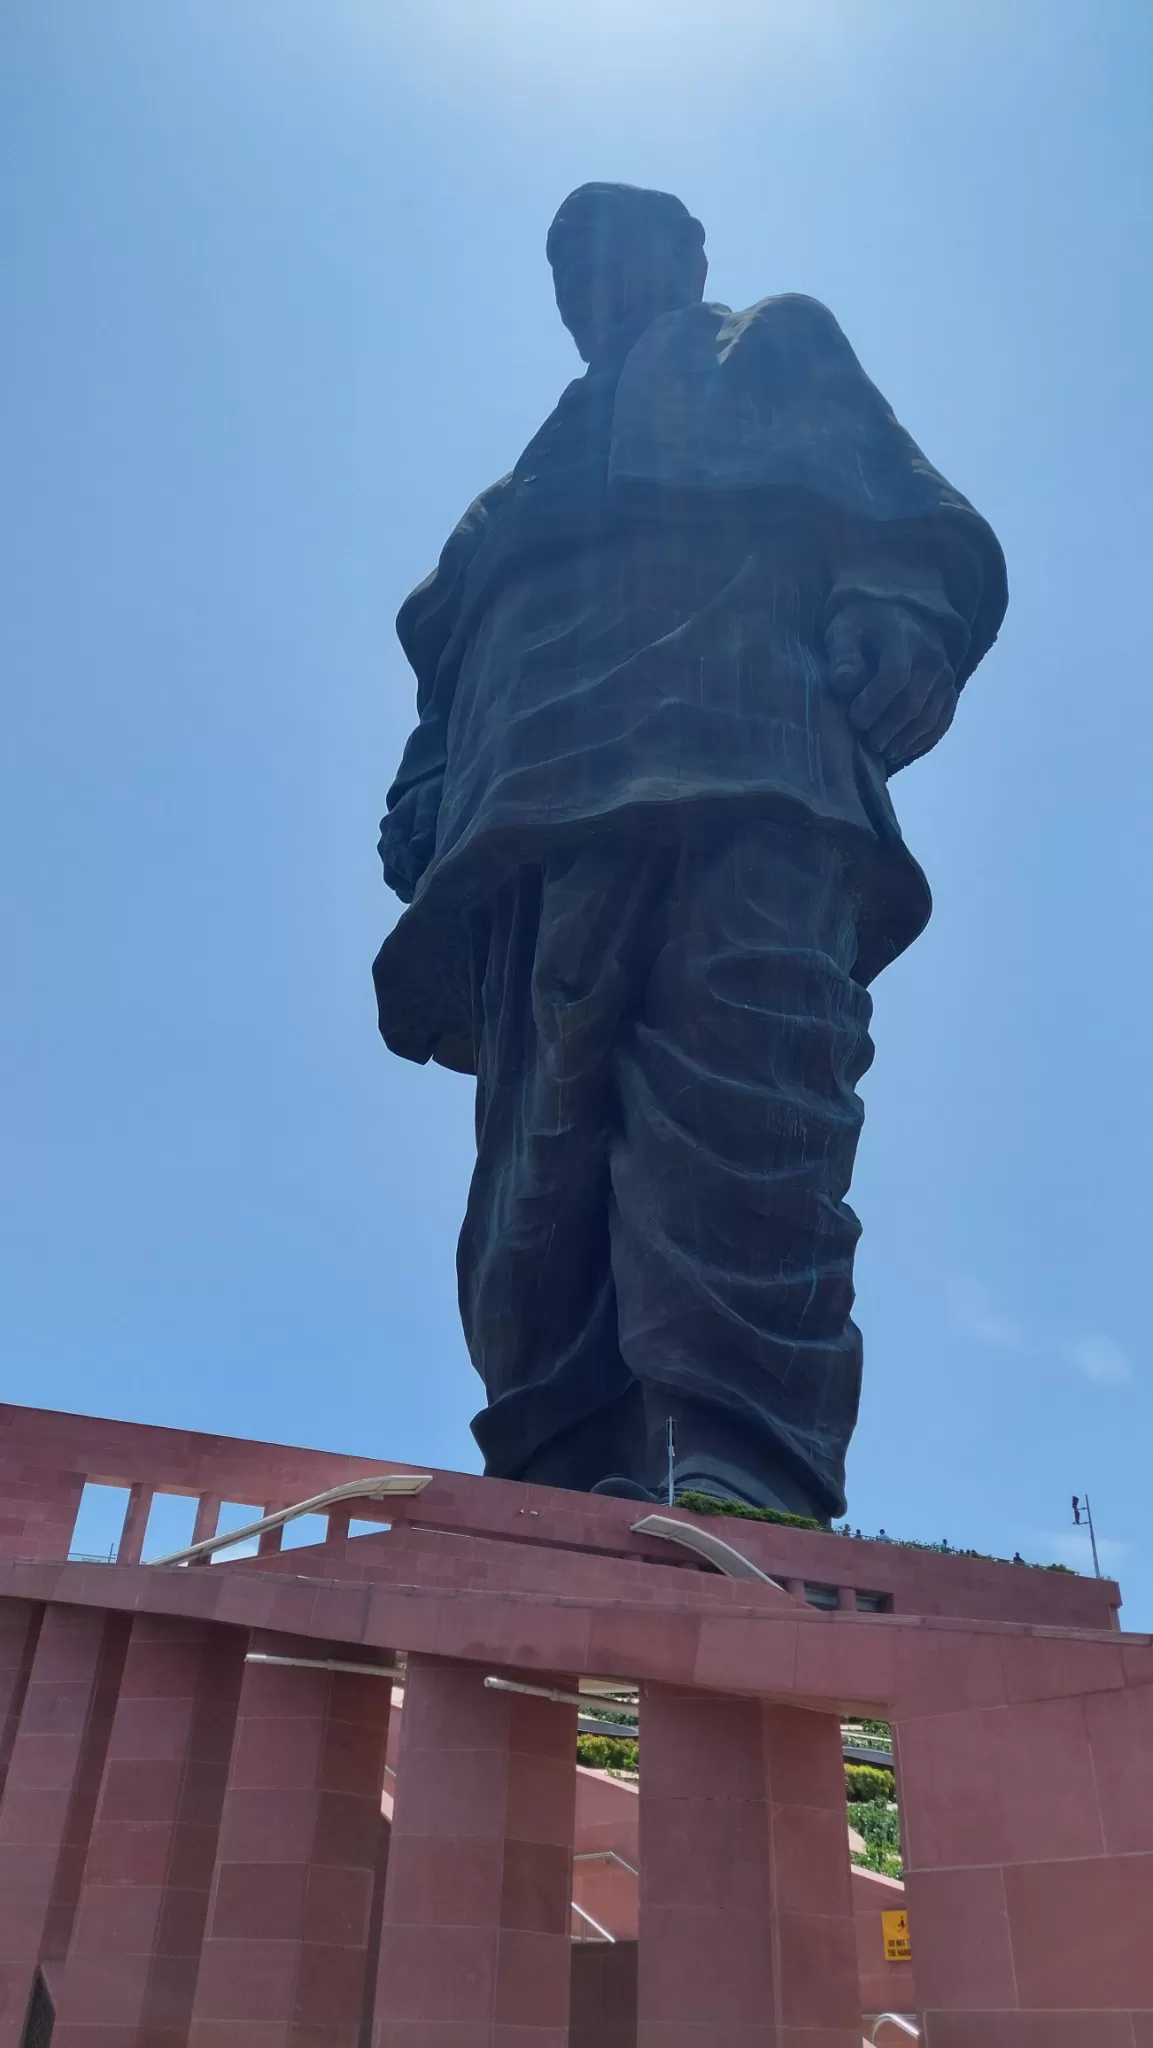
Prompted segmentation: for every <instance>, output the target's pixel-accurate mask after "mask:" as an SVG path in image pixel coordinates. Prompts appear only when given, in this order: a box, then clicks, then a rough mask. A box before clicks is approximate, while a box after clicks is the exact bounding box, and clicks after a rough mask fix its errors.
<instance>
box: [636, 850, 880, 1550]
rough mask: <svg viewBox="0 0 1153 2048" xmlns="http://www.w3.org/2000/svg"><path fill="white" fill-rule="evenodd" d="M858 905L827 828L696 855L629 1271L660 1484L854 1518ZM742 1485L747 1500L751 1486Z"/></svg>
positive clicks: (680, 909) (683, 906) (640, 1074)
mask: <svg viewBox="0 0 1153 2048" xmlns="http://www.w3.org/2000/svg"><path fill="white" fill-rule="evenodd" d="M855 916H856V909H855V901H854V897H853V893H852V890H851V887H850V883H849V876H848V870H847V863H846V860H845V857H844V854H843V852H842V850H841V848H840V847H839V846H838V844H837V842H836V841H835V840H834V839H833V838H831V837H829V836H828V835H827V834H825V833H823V832H822V831H821V829H820V828H819V827H817V826H815V825H809V824H807V823H798V824H797V825H795V826H794V825H791V824H780V823H776V822H764V821H761V822H748V823H741V824H737V825H734V826H733V827H732V828H730V829H728V830H726V831H725V832H723V833H718V834H716V835H712V836H710V837H708V838H701V839H698V840H696V841H693V842H690V843H689V844H687V845H686V847H685V849H684V851H683V853H682V855H681V858H680V861H679V863H678V866H677V869H676V873H675V876H674V877H673V878H672V880H671V881H670V884H669V889H668V894H667V897H666V901H665V906H664V913H663V931H662V943H661V945H660V950H659V952H658V953H657V956H656V958H655V960H654V963H653V966H652V970H651V972H650V974H649V976H648V980H647V983H646V987H645V990H644V995H643V998H642V1002H641V1006H640V1010H639V1014H638V1015H637V1016H636V1019H635V1022H634V1023H633V1024H632V1025H631V1026H630V1027H629V1028H628V1030H627V1031H626V1032H625V1033H624V1034H623V1036H622V1039H621V1042H620V1046H619V1051H618V1058H617V1067H618V1074H619V1088H620V1097H621V1105H622V1122H621V1128H620V1130H619V1132H618V1133H617V1135H616V1137H615V1138H614V1142H613V1147H612V1154H611V1171H612V1182H613V1193H614V1197H615V1201H614V1207H613V1211H612V1218H613V1221H612V1268H613V1276H614V1281H615V1286H616V1292H617V1298H618V1313H619V1328H620V1343H621V1349H622V1352H623V1355H624V1357H625V1359H626V1361H627V1363H628V1366H629V1368H630V1370H631V1371H632V1372H633V1374H634V1375H635V1377H636V1378H637V1379H638V1380H640V1382H641V1383H642V1385H643V1387H644V1389H645V1394H646V1400H647V1404H648V1408H649V1418H650V1431H651V1435H652V1438H653V1440H654V1441H653V1455H652V1466H651V1469H650V1476H651V1477H652V1478H654V1479H655V1478H656V1477H658V1472H659V1461H660V1442H659V1439H660V1435H661V1432H662V1428H663V1417H664V1415H665V1414H666V1413H667V1414H671V1415H672V1416H673V1418H674V1421H675V1422H676V1425H677V1438H678V1442H677V1453H678V1467H679V1469H680V1471H681V1473H682V1474H683V1475H685V1476H686V1478H687V1477H689V1476H691V1475H692V1473H693V1471H694V1469H695V1470H697V1471H698V1472H699V1471H701V1470H704V1471H706V1472H707V1471H709V1470H712V1471H713V1472H714V1473H716V1472H722V1473H723V1472H725V1471H728V1472H729V1473H730V1475H733V1476H735V1478H736V1479H737V1481H738V1484H737V1485H736V1486H735V1487H734V1488H733V1490H734V1491H735V1492H737V1493H739V1494H742V1495H743V1497H746V1498H749V1499H752V1500H758V1499H759V1500H763V1501H765V1502H766V1503H768V1504H783V1505H786V1506H789V1507H791V1508H793V1509H794V1510H800V1511H803V1512H810V1513H815V1514H818V1515H820V1516H827V1515H829V1514H832V1513H840V1512H842V1511H843V1508H844V1490H843V1488H844V1458H845V1450H846V1447H847V1445H848V1441H849V1437H850V1435H851V1433H852V1429H853V1424H854V1422H855V1420H856V1413H857V1401H858V1394H859V1388H860V1370H861V1344H860V1336H859V1333H858V1331H857V1329H856V1327H855V1325H854V1323H853V1322H852V1320H851V1316H850V1309H851V1307H852V1301H853V1253H854V1250H855V1247H856V1242H857V1238H858V1235H859V1231H860V1226H859V1224H858V1222H857V1219H856V1217H855V1216H854V1214H853V1212H852V1210H851V1209H850V1208H849V1207H848V1205H847V1203H846V1201H845V1196H846V1193H847V1191H848V1187H849V1182H850V1179H851V1177H852V1170H853V1159H854V1154H855V1152H856V1147H857V1138H858V1135H859V1132H860V1128H861V1120H862V1114H863V1111H862V1105H861V1102H860V1098H859V1097H858V1095H857V1094H856V1090H855V1084H856V1082H857V1081H858V1080H859V1078H860V1076H861V1075H862V1074H863V1073H864V1071H865V1069H866V1068H867V1066H868V1065H869V1062H870V1060H871V1058H872V1046H871V1043H870V1040H869V1036H868V1023H869V1017H870V1013H871V1003H870V999H869V997H868V995H867V993H866V992H865V990H864V989H863V988H861V987H860V986H859V985H858V984H857V983H856V982H855V981H854V980H853V979H852V969H853V964H854V960H855V956H856V930H855ZM740 1482H743V1483H740Z"/></svg>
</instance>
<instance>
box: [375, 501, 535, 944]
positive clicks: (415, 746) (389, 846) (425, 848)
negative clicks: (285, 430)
mask: <svg viewBox="0 0 1153 2048" xmlns="http://www.w3.org/2000/svg"><path fill="white" fill-rule="evenodd" d="M509 481H510V480H509V478H508V477H502V478H501V479H500V481H499V482H498V483H495V484H493V485H492V486H491V487H490V488H489V489H488V490H487V491H482V492H481V495H480V497H479V498H476V499H474V501H473V503H472V504H471V505H470V506H469V508H468V511H467V512H466V513H465V515H464V518H463V519H462V520H461V521H460V523H459V525H458V526H456V527H455V528H454V530H453V532H452V533H451V534H450V535H449V537H448V540H447V541H446V542H445V545H444V547H443V549H442V551H441V557H440V561H439V562H438V563H437V566H436V568H435V569H434V570H433V572H432V574H431V576H426V577H425V580H424V582H423V583H419V584H418V585H417V587H416V589H415V590H414V591H413V592H412V593H411V595H410V596H409V597H406V599H405V601H404V603H403V604H402V605H401V608H400V611H399V613H398V614H397V620H396V632H397V638H398V639H399V641H400V644H401V646H402V648H403V649H404V653H405V656H406V658H407V660H408V663H409V666H410V667H411V668H412V670H413V672H414V674H415V676H416V710H417V723H416V725H415V727H414V728H413V730H412V732H411V733H410V734H409V737H408V740H407V743H406V745H405V749H404V753H403V754H402V755H401V760H400V766H399V768H398V769H397V771H396V779H395V780H394V782H393V785H392V788H391V789H390V790H389V792H388V797H387V799H386V812H385V816H384V817H383V818H382V819H381V824H380V842H379V852H380V858H381V863H382V865H383V868H384V878H385V881H386V882H387V883H388V885H389V887H390V888H391V889H395V891H396V893H397V895H398V896H399V897H400V898H401V899H402V901H403V902H405V903H408V902H410V901H411V900H412V895H413V891H414V890H415V888H416V885H417V883H418V881H419V880H420V877H421V875H422V874H423V873H424V870H425V868H426V867H427V866H428V863H429V861H430V860H431V858H432V854H433V849H434V847H435V844H436V816H437V810H438V808H439V805H440V792H441V788H442V786H443V782H444V771H445V762H446V750H447V743H448V720H449V713H450V712H451V710H452V701H453V697H454V695H455V692H456V681H457V676H458V675H459V673H460V663H461V657H462V654H463V651H464V649H463V641H464V618H463V613H464V593H465V586H466V580H467V576H468V571H469V569H470V567H471V565H472V562H473V560H474V558H475V556H476V553H477V550H478V549H479V547H480V545H481V542H482V541H483V539H484V538H485V535H486V534H487V533H488V531H489V528H490V526H491V523H492V519H493V516H494V513H495V510H496V507H497V505H498V503H499V501H500V499H501V498H502V497H503V496H504V494H505V492H506V490H507V489H508V485H509Z"/></svg>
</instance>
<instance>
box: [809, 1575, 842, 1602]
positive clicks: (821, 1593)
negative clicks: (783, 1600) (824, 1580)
mask: <svg viewBox="0 0 1153 2048" xmlns="http://www.w3.org/2000/svg"><path fill="white" fill-rule="evenodd" d="M805 1598H806V1600H807V1601H808V1603H809V1606H810V1607H821V1608H824V1609H832V1608H835V1607H837V1606H839V1605H840V1602H839V1600H838V1598H837V1588H836V1587H835V1586H821V1585H817V1584H814V1582H813V1581H812V1580H811V1579H806V1580H805Z"/></svg>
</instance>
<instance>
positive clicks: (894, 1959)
mask: <svg viewBox="0 0 1153 2048" xmlns="http://www.w3.org/2000/svg"><path fill="white" fill-rule="evenodd" d="M881 1933H882V1935H883V1936H884V1941H885V1961H886V1962H887V1963H909V1962H911V1961H912V1959H913V1950H912V1945H911V1943H910V1941H909V1916H908V1914H907V1913H882V1915H881Z"/></svg>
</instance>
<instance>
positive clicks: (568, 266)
mask: <svg viewBox="0 0 1153 2048" xmlns="http://www.w3.org/2000/svg"><path fill="white" fill-rule="evenodd" d="M704 244H705V231H704V229H703V227H702V226H701V224H700V221H699V220H694V219H693V216H692V214H691V213H690V212H689V210H688V207H687V206H684V205H682V203H681V201H680V200H679V199H674V197H673V195H672V193H671V192H647V191H645V190H644V189H643V187H641V186H639V185H578V186H577V189H576V191H575V192H570V193H569V196H568V198H567V199H566V200H565V202H564V205H563V206H562V207H561V209H560V211H559V213H558V214H557V216H556V219H555V220H554V221H553V224H552V226H551V228H550V229H549V231H548V242H547V245H546V247H547V251H548V260H549V262H550V263H551V265H552V272H553V283H554V285H555V288H556V302H557V306H558V307H559V309H560V316H561V319H562V320H563V321H564V324H565V326H566V327H567V328H568V331H569V333H570V334H571V335H572V338H573V340H574V341H575V343H576V345H577V348H578V349H579V351H580V354H581V356H582V357H583V359H584V361H585V362H586V363H587V362H591V360H592V358H593V357H594V355H595V354H596V353H597V350H598V349H599V348H600V347H601V345H602V344H603V342H604V341H605V339H606V338H607V337H608V336H609V335H610V334H612V332H613V330H614V329H615V328H618V327H622V326H631V325H633V324H635V325H637V326H638V327H639V326H641V325H642V324H644V323H645V322H647V321H649V320H655V319H656V317H657V315H658V313H672V312H675V311H676V310H677V308H678V307H680V306H695V305H698V304H699V303H700V300H701V299H702V298H703V296H704V289H705V278H706V276H707V275H708V268H709V266H708V262H707V260H706V257H705V247H704Z"/></svg>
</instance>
